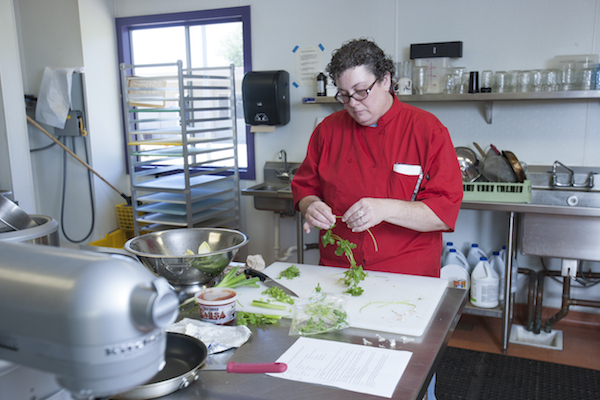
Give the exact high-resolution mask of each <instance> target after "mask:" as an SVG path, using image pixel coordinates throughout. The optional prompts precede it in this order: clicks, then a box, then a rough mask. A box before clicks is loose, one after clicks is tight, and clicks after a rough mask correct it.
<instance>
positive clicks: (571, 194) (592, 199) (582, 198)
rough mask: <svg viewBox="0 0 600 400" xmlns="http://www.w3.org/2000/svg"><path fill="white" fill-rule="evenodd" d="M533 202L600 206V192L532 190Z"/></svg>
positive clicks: (554, 204)
mask: <svg viewBox="0 0 600 400" xmlns="http://www.w3.org/2000/svg"><path fill="white" fill-rule="evenodd" d="M531 203H533V204H545V205H549V206H569V207H600V192H593V191H581V190H563V189H556V190H536V189H534V190H532V191H531Z"/></svg>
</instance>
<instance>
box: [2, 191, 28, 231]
mask: <svg viewBox="0 0 600 400" xmlns="http://www.w3.org/2000/svg"><path fill="white" fill-rule="evenodd" d="M0 221H1V222H3V223H4V224H5V225H6V226H8V227H9V228H11V229H12V230H15V231H19V230H23V229H27V228H33V227H35V226H37V223H36V222H35V221H34V220H33V219H32V218H31V217H30V216H29V214H27V213H26V212H25V211H23V209H22V208H21V207H19V206H17V205H16V204H15V203H13V202H12V201H10V200H9V199H7V198H6V197H4V196H0Z"/></svg>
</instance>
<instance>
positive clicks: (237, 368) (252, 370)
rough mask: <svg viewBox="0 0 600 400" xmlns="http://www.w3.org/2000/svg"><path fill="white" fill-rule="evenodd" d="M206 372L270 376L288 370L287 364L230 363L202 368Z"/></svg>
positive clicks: (208, 365) (207, 365) (206, 365)
mask: <svg viewBox="0 0 600 400" xmlns="http://www.w3.org/2000/svg"><path fill="white" fill-rule="evenodd" d="M202 369H203V370H206V371H227V372H228V373H230V374H269V373H280V372H285V371H286V370H287V364H286V363H279V362H271V363H254V364H253V363H236V362H233V361H230V362H228V363H227V365H223V364H205V365H204V367H202Z"/></svg>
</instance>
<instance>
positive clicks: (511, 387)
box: [436, 347, 600, 400]
mask: <svg viewBox="0 0 600 400" xmlns="http://www.w3.org/2000/svg"><path fill="white" fill-rule="evenodd" d="M436 397H437V399H438V400H483V399H485V400H496V399H498V400H507V399H511V400H513V399H527V400H535V399H540V400H541V399H544V400H570V399H577V400H584V399H590V400H592V399H593V400H597V399H600V371H596V370H592V369H586V368H579V367H572V366H568V365H561V364H554V363H549V362H544V361H535V360H528V359H525V358H518V357H510V356H506V355H501V354H491V353H482V352H478V351H472V350H464V349H458V348H454V347H448V348H446V350H445V352H444V355H443V356H442V360H441V363H440V365H439V367H438V369H437V383H436Z"/></svg>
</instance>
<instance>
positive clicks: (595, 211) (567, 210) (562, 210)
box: [461, 201, 600, 353]
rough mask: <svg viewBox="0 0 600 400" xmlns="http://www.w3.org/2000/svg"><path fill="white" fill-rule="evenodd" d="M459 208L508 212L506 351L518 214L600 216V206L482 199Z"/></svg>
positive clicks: (465, 203)
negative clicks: (496, 201)
mask: <svg viewBox="0 0 600 400" xmlns="http://www.w3.org/2000/svg"><path fill="white" fill-rule="evenodd" d="M461 208H463V209H468V210H481V211H503V212H507V213H508V232H507V248H506V253H507V259H506V280H505V281H506V286H505V296H504V298H505V299H507V302H506V306H505V307H504V309H503V310H502V342H501V343H502V352H503V353H506V349H507V348H508V340H509V337H510V328H511V325H512V306H513V304H512V299H513V297H512V296H511V284H512V282H511V281H512V279H511V275H512V260H513V256H514V255H515V253H516V247H515V244H516V243H518V239H519V238H518V235H519V229H518V226H517V224H518V218H517V216H518V215H519V214H527V213H530V214H549V215H565V216H574V217H600V208H593V207H568V206H550V205H543V204H531V203H494V202H483V201H463V203H462V205H461Z"/></svg>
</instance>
